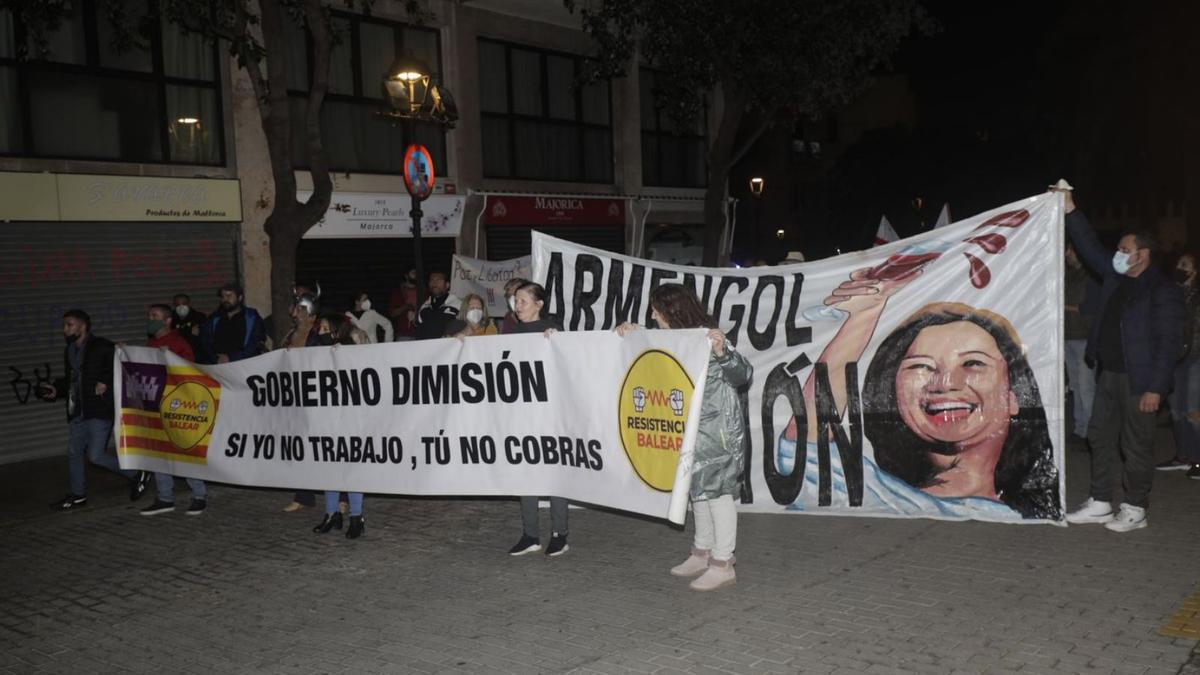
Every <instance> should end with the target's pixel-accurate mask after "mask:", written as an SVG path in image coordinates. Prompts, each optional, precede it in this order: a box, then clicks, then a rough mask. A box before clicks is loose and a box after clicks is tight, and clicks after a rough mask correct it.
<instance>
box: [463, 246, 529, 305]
mask: <svg viewBox="0 0 1200 675" xmlns="http://www.w3.org/2000/svg"><path fill="white" fill-rule="evenodd" d="M529 264H530V258H529V256H521V257H520V258H513V259H511V260H480V259H478V258H468V257H467V256H465V255H458V254H457V253H456V254H455V255H454V264H453V269H452V270H451V271H450V292H451V293H453V294H454V295H455V296H457V297H458V298H459V299H462V298H465V297H467V296H468V295H470V294H472V293H474V294H476V295H478V296H479V297H481V298H483V302H484V304H486V305H487V310H488V315H489V316H492V317H497V318H499V317H502V316H504V314H505V313H506V312H508V305H506V304H505V303H504V284H506V283H508V281H509V280H510V279H528V278H529V272H530V268H529Z"/></svg>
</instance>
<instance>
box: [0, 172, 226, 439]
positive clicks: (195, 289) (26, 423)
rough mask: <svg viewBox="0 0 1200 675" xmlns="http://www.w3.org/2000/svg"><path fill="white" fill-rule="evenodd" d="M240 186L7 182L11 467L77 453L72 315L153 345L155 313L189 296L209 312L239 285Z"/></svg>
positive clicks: (3, 417)
mask: <svg viewBox="0 0 1200 675" xmlns="http://www.w3.org/2000/svg"><path fill="white" fill-rule="evenodd" d="M241 219H242V214H241V197H240V191H239V186H238V182H237V181H236V180H221V179H180V178H154V177H142V176H101V175H84V174H52V173H20V172H0V368H2V369H3V371H4V377H5V380H6V382H7V383H8V386H7V387H5V390H4V391H3V393H0V428H2V429H4V432H5V433H4V442H3V443H0V463H8V462H16V461H22V460H26V459H33V458H37V457H47V456H54V455H58V454H61V453H63V452H65V448H66V431H67V430H66V425H65V424H64V410H63V406H62V405H61V404H53V405H51V404H46V403H43V402H41V401H40V400H38V398H37V396H36V388H37V385H38V383H39V382H42V381H46V380H52V379H54V378H58V377H62V376H63V374H64V373H63V340H62V314H63V312H64V311H66V310H67V309H70V308H73V307H77V308H80V309H83V310H84V311H86V312H88V313H89V314H90V315H91V317H92V322H93V327H94V329H95V331H96V333H97V334H99V335H102V336H104V337H106V338H109V339H111V340H113V341H121V340H124V341H128V342H130V343H140V342H143V341H144V340H145V339H146V331H145V326H146V307H147V306H148V305H149V304H151V303H159V302H161V303H167V304H170V302H171V298H172V296H174V295H175V294H176V293H186V294H188V295H190V296H191V297H192V302H193V304H194V305H195V306H196V307H197V308H198V309H200V310H202V311H205V312H208V311H209V310H211V309H212V308H213V307H214V306H215V305H216V290H217V288H218V287H219V286H220V285H221V284H222V283H225V282H227V281H229V280H232V279H236V278H238V276H239V275H238V252H239V249H240V243H239V241H240V237H239V227H240V222H241Z"/></svg>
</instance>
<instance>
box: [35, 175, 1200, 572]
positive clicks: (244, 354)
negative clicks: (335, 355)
mask: <svg viewBox="0 0 1200 675" xmlns="http://www.w3.org/2000/svg"><path fill="white" fill-rule="evenodd" d="M1051 189H1052V190H1055V191H1059V192H1062V193H1063V194H1064V202H1065V205H1066V212H1067V213H1066V218H1065V220H1066V230H1067V235H1068V242H1067V249H1066V252H1065V255H1066V267H1065V269H1066V278H1065V281H1064V310H1065V313H1066V316H1065V320H1064V326H1065V330H1064V337H1065V345H1064V347H1065V349H1064V360H1065V363H1064V368H1065V371H1066V373H1067V377H1068V384H1069V387H1070V392H1071V396H1072V401H1071V407H1070V413H1071V419H1072V426H1071V428H1070V438H1069V440H1068V443H1069V444H1071V445H1073V446H1075V447H1087V448H1089V449H1090V452H1091V486H1090V490H1089V497H1088V499H1087V500H1086V501H1085V502H1084V503H1083V504H1082V505H1081V506H1080V507H1079V508H1078V509H1076V510H1074V511H1072V512H1070V513H1068V514H1067V516H1066V519H1067V521H1068V522H1071V523H1104V524H1105V525H1106V527H1108V528H1109V529H1111V530H1114V531H1117V532H1125V531H1130V530H1134V529H1139V528H1141V527H1145V526H1146V525H1147V523H1148V521H1147V517H1146V509H1147V507H1148V505H1149V493H1150V487H1151V483H1152V478H1153V474H1154V471H1155V469H1156V468H1157V469H1159V470H1172V469H1182V470H1186V471H1187V476H1188V477H1189V478H1195V479H1200V278H1198V276H1197V256H1196V254H1195V253H1194V252H1188V251H1177V252H1174V253H1173V254H1168V253H1167V252H1164V251H1162V250H1161V249H1160V246H1159V244H1158V241H1157V239H1156V238H1155V237H1154V236H1153V235H1152V234H1150V233H1149V232H1145V231H1142V230H1129V231H1127V232H1123V233H1122V236H1121V238H1120V241H1119V243H1118V248H1117V251H1116V252H1115V253H1113V252H1112V251H1111V249H1109V248H1108V247H1106V246H1104V245H1103V244H1102V243H1101V242H1100V240H1099V239H1098V238H1097V236H1096V234H1095V232H1094V231H1093V230H1092V228H1091V226H1090V224H1089V223H1088V221H1087V218H1086V217H1085V216H1084V215H1083V213H1082V212H1081V211H1080V210H1079V209H1077V208H1076V207H1075V203H1074V199H1073V188H1072V187H1071V186H1070V185H1069V184H1068V183H1066V181H1059V183H1057V184H1056V185H1054V186H1051ZM426 282H427V283H426V287H425V291H426V293H425V296H426V297H425V298H424V300H423V301H422V302H421V303H420V304H419V305H418V299H419V298H420V294H419V293H418V291H417V279H416V278H415V275H414V274H413V273H410V274H409V275H407V276H406V277H405V284H404V286H402V287H401V288H400V289H398V290H397V291H396V292H394V293H393V294H392V297H391V298H390V302H389V305H388V307H387V308H386V309H387V315H386V316H385V315H384V314H382V313H381V312H380V311H379V310H378V309H376V308H375V306H374V304H373V302H372V299H371V297H370V296H369V294H367V293H365V292H363V293H358V294H356V295H354V296H353V304H352V306H350V307H346V308H330V307H325V306H323V302H322V294H321V291H320V287H319V285H316V284H314V285H313V286H309V285H306V284H301V283H297V284H296V285H295V286H294V287H293V289H292V290H293V298H294V301H293V304H292V307H291V316H290V318H291V324H292V326H291V329H290V330H289V331H288V332H287V333H286V335H284V336H283V337H282V338H281V339H280V340H279V342H278V344H272V342H271V341H270V340H269V338H268V335H267V328H266V321H265V320H264V318H263V317H262V315H261V314H260V313H259V312H258V311H257V310H255V309H254V308H252V307H247V306H246V305H245V293H244V289H242V288H241V286H239V285H238V284H236V283H230V284H227V285H225V286H222V287H221V288H220V289H218V297H219V300H220V304H219V306H218V307H217V308H216V309H215V310H214V311H213V312H212V313H211V314H209V315H205V314H204V313H202V312H200V311H198V310H197V309H196V308H195V307H193V306H192V301H191V298H189V297H188V296H187V295H184V294H180V295H176V296H175V297H174V298H173V299H172V302H171V303H170V304H167V303H163V304H152V305H150V306H149V307H148V308H147V311H146V336H147V339H146V343H145V344H146V345H147V346H149V347H157V348H162V349H167V350H170V351H171V352H173V353H175V354H176V355H178V356H179V357H181V358H183V359H186V360H188V361H194V362H196V363H201V364H223V363H229V362H233V361H240V360H242V359H247V358H250V357H253V356H256V355H258V354H261V353H263V352H265V351H268V350H270V349H272V348H274V349H302V348H306V347H315V346H328V345H339V344H366V343H376V342H390V341H400V340H410V339H417V340H425V339H433V338H442V337H458V338H460V339H465V338H469V337H477V336H487V335H495V334H513V333H541V334H543V335H545V336H546V337H547V338H548V339H553V338H552V336H553V334H554V333H555V332H556V331H558V330H560V329H561V327H560V326H557V325H555V324H554V323H553V321H552V320H551V319H550V318H548V317H547V315H546V312H545V304H546V300H547V298H546V291H545V289H544V288H542V286H540V285H539V284H537V283H534V282H531V281H528V280H525V279H513V280H511V281H509V282H508V283H507V284H506V285H505V286H504V296H505V300H506V302H507V305H508V310H507V312H506V313H505V314H504V316H502V317H492V316H489V313H488V307H487V303H485V302H484V300H483V298H481V297H480V296H478V295H474V294H472V295H468V296H466V297H465V298H458V297H456V296H455V295H453V294H451V293H450V285H449V282H448V280H447V278H446V275H445V274H444V273H443V272H433V273H431V274H429V275H428V279H427V280H426ZM650 307H651V311H652V316H653V318H654V320H655V322H656V323H657V325H658V326H659V327H660V328H664V329H670V328H696V327H706V328H709V329H710V339H711V342H712V355H711V357H710V365H709V372H708V378H707V385H706V390H705V395H704V399H703V400H704V406H705V408H706V410H705V411H703V412H702V414H701V419H702V422H701V426H702V428H701V429H700V433H699V435H698V438H699V441H698V446H697V449H696V456H697V458H699V459H698V461H697V462H696V468H695V472H696V473H697V477H696V478H694V479H693V481H692V486H693V490H692V494H691V495H690V496H691V499H692V504H693V511H694V513H695V518H696V534H695V540H694V545H693V549H692V551H691V554H690V555H689V556H688V558H687V559H686V560H685V561H684V562H683V563H681V564H680V565H678V566H676V567H675V568H673V569H672V570H671V572H672V574H675V575H677V576H687V577H692V576H695V577H698V578H697V579H696V580H695V581H694V582H693V583H692V587H693V588H695V589H697V590H712V589H715V588H719V587H722V586H725V585H728V584H731V583H733V582H734V580H735V578H736V575H735V574H734V571H733V563H734V547H735V542H736V530H737V516H736V509H735V507H734V491H735V486H736V485H737V484H738V481H739V475H740V473H741V472H742V471H743V469H744V467H743V466H742V462H743V459H742V457H743V454H742V450H741V447H742V443H741V438H742V436H743V435H744V434H745V433H747V431H746V428H745V427H744V420H743V414H742V411H741V407H740V405H739V404H738V398H737V393H736V388H737V387H739V386H742V385H744V384H745V383H746V382H748V381H749V380H750V378H751V376H752V369H751V367H750V364H749V362H748V361H746V359H745V358H744V357H741V356H740V355H738V354H737V352H736V351H735V350H734V349H733V347H732V346H731V345H729V344H727V343H726V341H725V339H724V335H723V334H722V333H721V332H720V331H719V330H716V322H715V321H714V319H713V317H711V316H710V315H708V314H707V313H706V312H705V310H704V309H703V307H702V306H701V305H700V303H699V301H698V300H697V299H696V297H695V294H694V293H693V292H691V291H690V290H687V289H686V288H685V287H683V286H679V285H676V284H668V285H664V286H662V287H659V288H658V289H656V290H655V291H654V292H653V293H652V294H651V297H650ZM92 328H93V327H92V324H91V319H90V317H89V316H88V314H87V313H86V312H84V311H82V310H79V309H72V310H69V311H67V312H66V313H65V314H64V315H63V336H64V340H65V342H66V348H65V350H64V357H63V358H64V365H65V372H66V373H67V376H65V377H63V378H60V379H58V380H57V381H55V382H53V383H51V384H48V385H45V386H43V387H42V389H41V391H40V392H39V394H40V395H41V397H42V398H43V399H45V400H48V401H55V400H60V401H65V402H66V409H67V419H68V425H69V442H68V459H69V462H68V464H69V481H68V482H69V488H70V492H69V493H68V494H67V495H66V496H65V497H63V498H62V499H60V500H57V501H55V502H54V503H53V504H52V505H51V507H52V508H54V509H57V510H63V511H66V510H72V509H77V508H79V507H82V506H84V505H86V503H87V490H86V485H85V480H84V473H85V472H84V469H85V458H86V460H88V461H91V462H92V463H94V464H96V465H98V466H101V467H103V468H105V469H107V470H109V471H112V472H114V473H119V474H121V475H122V476H124V477H125V478H126V479H127V480H128V481H129V497H130V499H131V500H133V501H136V500H138V499H139V498H141V497H142V496H143V495H144V494H145V492H146V491H147V490H148V486H149V484H150V481H151V479H152V478H153V480H154V483H155V485H156V495H155V499H154V502H153V503H152V504H150V505H149V506H147V507H145V508H143V509H142V510H141V514H142V515H145V516H153V515H158V514H164V513H169V512H172V511H174V510H175V495H174V487H175V477H173V476H170V475H166V474H157V475H151V474H149V473H148V472H145V471H130V470H124V469H121V467H120V465H119V463H118V462H117V458H116V456H115V455H113V454H112V453H110V452H109V451H108V450H107V447H108V442H109V440H110V438H111V436H112V430H113V423H114V405H113V403H114V402H113V391H112V388H113V350H114V345H113V343H112V342H110V341H109V340H106V339H105V338H103V337H100V336H99V335H97V334H95V333H94V332H93V329H92ZM636 328H637V327H636V326H633V325H631V324H628V323H626V324H623V325H622V326H620V327H618V329H617V332H618V333H619V334H621V335H625V334H627V333H629V332H630V331H632V330H635V329H636ZM710 407H711V410H710V409H709V408H710ZM1164 409H1169V410H1170V418H1171V421H1172V425H1173V426H1172V430H1173V433H1174V438H1175V448H1176V454H1175V457H1173V458H1172V459H1171V460H1169V461H1167V462H1165V463H1162V464H1159V465H1158V466H1157V467H1155V465H1154V461H1153V448H1154V445H1153V444H1154V433H1155V428H1156V426H1157V420H1158V418H1159V415H1160V412H1161V411H1163V410H1164ZM703 420H708V422H705V421H703ZM706 424H710V425H712V424H715V425H718V426H719V428H716V427H714V428H704V427H705V425H706ZM1122 458H1123V463H1122ZM1118 474H1119V475H1120V476H1121V481H1122V485H1123V487H1124V490H1123V500H1124V501H1123V502H1122V503H1120V504H1119V506H1118V508H1115V509H1114V507H1113V503H1112V502H1113V493H1114V489H1113V488H1114V486H1113V483H1114V480H1115V477H1116V476H1117V475H1118ZM187 484H188V487H189V489H190V491H191V501H190V503H189V505H188V507H187V509H186V511H185V513H186V514H187V515H199V514H201V513H203V512H204V511H205V509H206V506H207V495H206V486H205V484H204V482H203V481H201V480H197V479H193V478H188V479H187ZM323 497H324V500H323V505H324V513H323V516H322V519H321V521H320V523H318V524H317V525H316V526H315V527H313V532H315V533H318V534H325V533H328V532H329V531H331V530H335V529H336V530H341V529H342V528H343V526H344V525H346V523H345V522H344V521H345V520H347V519H348V525H346V533H345V535H346V537H348V538H351V539H354V538H357V537H360V536H362V535H363V534H364V533H365V532H366V527H365V523H364V516H363V508H364V507H363V495H362V493H353V492H351V493H339V492H337V491H326V492H325V493H324V495H323ZM316 505H317V499H316V495H315V494H314V493H312V492H310V491H305V490H301V491H298V492H296V493H295V495H294V497H293V500H292V502H291V503H289V504H288V505H287V506H286V507H285V508H284V510H285V511H288V512H294V511H301V510H303V509H306V508H310V507H315V506H316ZM520 514H521V523H522V531H521V535H520V538H519V540H518V541H517V543H516V544H515V545H514V546H513V547H512V548H511V550H510V551H509V553H510V554H511V555H514V556H517V555H524V554H527V553H531V552H535V551H543V550H544V551H545V553H546V554H547V555H549V556H558V555H561V554H563V553H565V552H566V551H567V550H568V545H567V536H568V531H569V530H568V510H567V500H566V499H563V498H560V497H553V496H552V497H551V498H550V517H551V530H550V538H549V543H548V544H547V545H546V546H545V547H543V546H542V543H541V542H542V539H541V536H540V528H539V522H538V498H537V497H536V496H527V497H522V498H521V499H520Z"/></svg>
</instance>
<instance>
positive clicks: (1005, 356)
mask: <svg viewBox="0 0 1200 675" xmlns="http://www.w3.org/2000/svg"><path fill="white" fill-rule="evenodd" d="M1062 251H1063V209H1062V201H1061V197H1060V196H1059V195H1052V194H1048V195H1042V196H1038V197H1032V198H1029V199H1025V200H1021V201H1019V202H1015V203H1013V204H1009V205H1007V206H1004V207H1002V208H999V209H994V210H992V211H989V212H986V213H983V214H981V215H978V216H975V217H973V218H968V219H966V220H962V221H959V222H956V223H952V224H949V225H947V226H945V227H943V228H941V229H938V230H937V231H934V232H927V233H924V234H921V235H918V236H916V237H912V238H909V239H905V240H901V241H896V242H892V243H886V244H882V245H880V246H877V247H875V248H871V249H868V250H865V251H859V252H855V253H848V254H845V255H840V256H837V257H835V258H829V259H826V260H820V261H817V262H809V263H802V264H796V265H786V266H778V267H773V268H766V267H754V268H748V269H716V268H698V267H683V266H676V265H669V264H664V263H658V262H653V261H648V260H643V259H638V258H631V257H627V256H620V255H613V254H611V253H608V252H605V251H601V250H598V249H593V248H588V247H584V246H579V245H576V244H573V243H570V242H567V241H563V240H560V239H555V238H553V237H549V236H546V235H543V234H541V233H538V232H534V233H533V251H532V253H533V278H534V279H535V280H537V281H539V282H542V283H543V284H544V285H545V286H546V288H547V291H548V293H549V300H548V302H547V310H548V311H549V312H550V313H551V314H553V315H555V316H557V317H558V319H559V320H560V321H561V323H562V325H563V327H564V328H565V329H566V330H568V331H576V330H590V329H600V330H603V329H609V328H611V327H613V326H614V325H617V324H619V323H621V322H622V321H626V320H630V321H633V322H636V323H641V324H643V325H647V326H649V325H651V323H652V322H651V320H650V307H649V304H648V301H647V299H648V296H649V293H650V291H651V290H652V289H653V288H655V287H657V286H659V285H660V284H664V283H682V284H684V285H686V286H689V287H691V288H693V289H694V290H695V291H696V293H697V295H698V297H699V298H700V300H701V303H702V304H703V305H704V306H705V307H706V308H707V309H708V310H709V311H710V313H711V314H712V315H713V316H714V317H715V318H716V320H717V321H718V323H719V325H720V327H721V329H722V330H724V331H725V332H726V334H727V335H728V337H729V340H730V342H731V343H733V344H735V345H737V347H738V349H739V351H740V352H741V353H742V354H743V355H745V356H746V357H747V358H748V359H749V360H750V361H751V363H752V364H753V365H754V378H753V381H752V382H751V384H750V386H749V390H748V392H747V396H748V411H749V419H750V429H751V433H750V434H749V442H748V444H747V445H746V446H745V447H744V452H745V460H746V461H745V466H746V471H745V475H744V477H743V481H742V487H741V494H740V498H741V508H742V509H744V510H750V511H766V512H804V513H818V514H840V515H873V516H891V517H913V516H924V517H930V518H941V519H956V520H957V519H978V520H989V521H1004V522H1047V521H1051V522H1060V521H1061V520H1062V518H1063V497H1064V491H1063V485H1064V481H1063V404H1062V401H1063V369H1062V363H1063V341H1062V317H1063V311H1062V274H1063V271H1062V263H1063V255H1062ZM651 332H655V331H651Z"/></svg>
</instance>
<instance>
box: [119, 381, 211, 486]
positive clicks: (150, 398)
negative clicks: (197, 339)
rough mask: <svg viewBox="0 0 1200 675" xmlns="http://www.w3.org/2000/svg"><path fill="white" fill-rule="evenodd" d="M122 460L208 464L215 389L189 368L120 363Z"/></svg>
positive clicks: (120, 445)
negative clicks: (139, 457)
mask: <svg viewBox="0 0 1200 675" xmlns="http://www.w3.org/2000/svg"><path fill="white" fill-rule="evenodd" d="M120 369H121V384H122V386H121V425H120V430H121V432H120V437H119V438H118V439H117V443H118V448H119V452H120V453H121V454H123V455H142V456H146V457H157V458H159V459H170V460H175V461H179V462H190V463H193V464H201V465H203V464H207V463H208V445H209V442H210V439H211V436H212V430H213V424H214V423H215V422H216V419H217V408H218V407H219V406H220V404H221V385H220V384H219V383H218V382H217V381H216V380H214V379H212V378H211V377H209V376H207V375H205V374H204V373H203V372H202V371H200V370H199V369H198V368H195V367H192V366H174V365H158V364H148V363H131V362H128V361H124V362H120Z"/></svg>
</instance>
